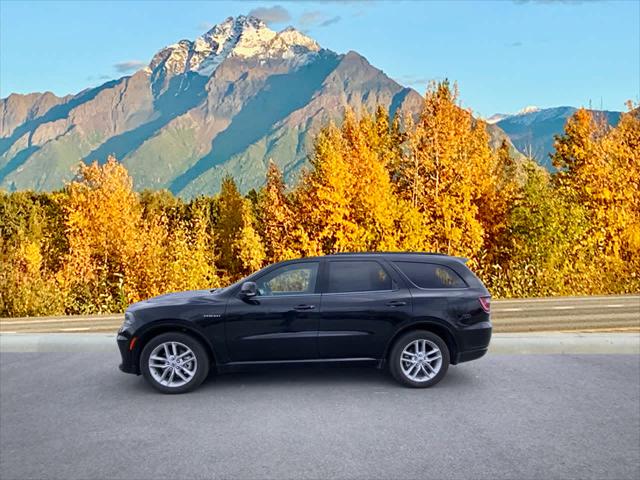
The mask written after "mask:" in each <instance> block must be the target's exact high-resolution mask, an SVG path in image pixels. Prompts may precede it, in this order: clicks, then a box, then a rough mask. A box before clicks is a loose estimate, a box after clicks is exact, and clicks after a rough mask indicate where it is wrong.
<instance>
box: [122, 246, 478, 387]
mask: <svg viewBox="0 0 640 480" xmlns="http://www.w3.org/2000/svg"><path fill="white" fill-rule="evenodd" d="M464 262H465V260H464V259H461V258H457V257H450V256H447V255H441V254H427V253H350V254H337V255H328V256H324V257H310V258H302V259H298V260H289V261H286V262H281V263H277V264H274V265H270V266H268V267H266V268H264V269H262V270H260V271H259V272H256V273H254V274H252V275H250V276H248V277H247V278H244V279H243V280H241V281H239V282H237V283H235V284H233V285H230V286H228V287H225V288H220V289H215V290H197V291H190V292H184V293H170V294H167V295H161V296H159V297H155V298H152V299H150V300H145V301H143V302H139V303H136V304H133V305H131V306H130V307H129V308H128V309H127V311H126V313H125V321H124V324H123V325H122V327H121V329H120V331H119V332H118V339H117V340H118V347H119V349H120V353H121V355H122V364H121V365H120V369H121V370H122V371H123V372H127V373H134V374H138V375H139V374H142V375H143V376H144V377H145V378H146V379H147V380H148V381H149V383H150V384H151V385H152V386H154V387H155V388H156V389H158V390H159V391H161V392H164V393H182V392H186V391H189V390H192V389H194V388H196V387H197V386H198V385H200V383H202V381H203V380H204V379H205V378H206V377H207V375H208V373H209V370H210V369H214V370H215V371H217V372H228V371H234V370H237V369H241V368H246V367H247V366H255V365H274V364H292V363H335V362H350V363H359V364H373V365H377V366H378V367H383V366H384V365H385V364H388V365H389V369H390V370H391V373H392V374H393V376H394V377H395V378H396V379H397V380H398V381H400V382H401V383H403V384H405V385H408V386H411V387H430V386H432V385H435V384H436V383H438V382H439V381H440V380H441V379H442V377H443V376H444V375H445V373H446V372H447V368H448V367H449V364H450V363H451V364H454V365H455V364H456V363H460V362H465V361H468V360H473V359H476V358H479V357H481V356H483V355H484V354H485V353H486V352H487V348H488V346H489V340H490V339H491V322H490V318H489V306H490V296H489V292H488V291H487V289H486V288H485V287H484V285H483V284H482V283H481V282H480V280H479V279H478V278H477V277H476V276H475V275H474V274H473V273H472V272H471V271H470V270H469V269H468V268H467V267H466V266H465V263H464Z"/></svg>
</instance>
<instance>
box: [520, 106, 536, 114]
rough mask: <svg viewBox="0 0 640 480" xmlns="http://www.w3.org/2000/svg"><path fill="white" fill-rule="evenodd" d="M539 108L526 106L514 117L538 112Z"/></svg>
mask: <svg viewBox="0 0 640 480" xmlns="http://www.w3.org/2000/svg"><path fill="white" fill-rule="evenodd" d="M539 111H540V107H536V106H535V105H527V106H526V107H524V108H523V109H521V110H519V111H518V112H517V113H516V115H525V114H527V113H534V112H539Z"/></svg>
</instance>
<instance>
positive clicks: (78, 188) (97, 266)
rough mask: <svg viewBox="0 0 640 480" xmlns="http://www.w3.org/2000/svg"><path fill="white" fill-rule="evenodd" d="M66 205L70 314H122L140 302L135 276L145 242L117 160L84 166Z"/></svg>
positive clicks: (137, 209) (136, 207)
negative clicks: (125, 309) (129, 305)
mask: <svg viewBox="0 0 640 480" xmlns="http://www.w3.org/2000/svg"><path fill="white" fill-rule="evenodd" d="M66 192H67V198H66V202H65V205H64V209H65V214H66V235H67V239H68V242H69V252H68V254H67V256H66V259H65V262H64V269H63V272H62V275H61V280H62V282H63V283H64V285H65V286H66V288H65V291H67V292H68V294H69V296H68V298H67V301H68V303H67V310H69V311H74V312H82V311H84V310H86V309H87V308H91V309H92V310H96V311H98V312H109V311H120V310H122V309H123V308H124V307H125V306H126V305H127V304H128V303H130V302H132V301H136V300H138V299H139V297H138V294H137V291H136V290H137V289H136V288H135V284H133V283H132V279H133V278H135V274H136V272H131V268H132V266H133V265H135V263H136V262H135V258H136V254H137V252H138V250H139V248H140V247H139V245H140V243H139V242H140V239H139V236H138V230H139V227H140V221H141V212H140V204H139V202H138V199H137V197H136V194H135V193H134V192H133V189H132V181H131V178H130V177H129V175H128V173H127V170H126V169H125V168H124V167H123V166H122V165H121V164H119V163H118V162H117V161H116V160H115V158H113V157H109V159H108V160H107V162H106V163H105V164H104V165H99V164H98V163H97V162H94V163H93V164H91V165H83V166H81V167H80V170H79V173H78V176H77V178H76V180H74V181H73V182H71V183H70V184H69V185H68V186H67V188H66Z"/></svg>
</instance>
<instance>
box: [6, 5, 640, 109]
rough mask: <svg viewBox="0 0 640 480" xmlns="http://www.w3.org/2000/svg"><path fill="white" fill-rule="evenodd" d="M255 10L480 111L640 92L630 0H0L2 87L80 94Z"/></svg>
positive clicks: (639, 46) (607, 102) (638, 32)
mask: <svg viewBox="0 0 640 480" xmlns="http://www.w3.org/2000/svg"><path fill="white" fill-rule="evenodd" d="M276 6H277V7H278V8H274V7H276ZM256 9H262V10H258V13H260V14H261V15H263V16H265V17H267V18H268V19H269V20H270V21H271V22H272V23H271V27H272V28H274V29H276V30H280V29H282V28H284V27H286V26H287V25H293V26H295V27H297V28H299V29H301V30H305V31H307V33H308V34H309V35H310V36H312V37H313V38H315V39H316V40H317V41H318V42H319V43H320V44H321V45H322V46H323V47H326V48H330V49H332V50H335V51H337V52H341V53H344V52H347V51H349V50H355V51H357V52H359V53H360V54H362V55H364V56H365V57H366V58H367V59H368V60H369V61H370V62H371V63H372V64H373V65H375V66H376V67H378V68H380V69H382V70H384V71H385V73H387V74H388V75H389V76H391V77H392V78H394V79H396V80H398V81H399V82H400V83H402V84H404V85H409V86H411V87H413V88H415V89H417V90H418V91H419V92H421V93H422V92H423V91H424V89H425V86H426V84H427V82H428V81H429V80H430V79H436V80H437V79H442V78H445V77H447V78H449V79H451V80H455V81H457V82H458V84H459V87H460V92H461V98H462V102H463V104H464V105H465V106H467V107H470V108H472V109H473V110H474V111H476V112H478V113H479V114H480V115H485V116H487V115H490V114H492V113H495V112H515V111H517V110H519V109H521V108H522V107H524V106H526V105H538V106H542V107H548V106H557V105H574V106H581V105H585V106H588V105H589V103H591V104H592V105H593V107H594V108H595V107H598V108H599V107H600V106H603V107H604V108H606V109H614V110H621V109H623V108H624V102H625V101H626V100H628V99H632V100H634V101H638V100H639V99H640V1H638V0H622V1H589V0H582V1H581V0H529V1H527V0H497V1H481V0H477V1H473V0H472V1H395V2H376V1H364V2H358V1H349V2H332V1H325V2H310V1H309V2H307V1H302V2H286V1H280V2H253V1H247V2H244V1H243V2H224V1H220V2H205V1H196V2H189V1H184V2H172V1H152V0H146V1H133V2H125V1H111V2H108V1H99V2H91V1H83V2H80V1H66V2H63V1H55V0H46V1H40V2H25V1H21V2H18V1H6V0H0V96H1V97H3V98H4V97H6V96H7V95H9V94H10V93H13V92H17V93H28V92H33V91H45V90H50V91H53V92H54V93H56V94H58V95H62V94H68V93H76V92H78V91H80V90H82V89H83V88H86V87H88V86H94V85H98V84H100V83H103V82H105V81H106V80H108V79H112V78H117V77H120V76H122V75H125V74H126V73H127V70H128V69H129V68H132V67H134V66H136V65H137V63H138V62H145V63H146V62H148V61H149V60H150V59H151V57H152V56H153V54H154V53H155V52H156V51H157V50H159V49H160V48H161V47H163V46H165V45H168V44H171V43H174V42H176V41H178V40H180V39H182V38H188V39H193V38H195V37H196V36H198V35H199V34H201V33H203V32H204V31H205V30H206V29H207V28H208V26H210V25H212V24H215V23H218V22H220V21H222V20H224V18H226V17H227V16H235V15H238V14H246V13H249V12H250V11H252V10H253V11H255V10H256Z"/></svg>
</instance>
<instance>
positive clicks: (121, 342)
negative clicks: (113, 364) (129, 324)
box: [116, 333, 140, 375]
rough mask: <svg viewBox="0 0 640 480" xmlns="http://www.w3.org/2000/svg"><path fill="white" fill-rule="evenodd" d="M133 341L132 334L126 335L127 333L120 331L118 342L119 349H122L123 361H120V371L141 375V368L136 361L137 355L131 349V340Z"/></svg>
mask: <svg viewBox="0 0 640 480" xmlns="http://www.w3.org/2000/svg"><path fill="white" fill-rule="evenodd" d="M130 341H131V338H130V336H128V335H126V333H119V334H118V336H117V337H116V342H117V343H118V350H120V357H121V358H122V363H120V366H119V368H120V371H122V372H124V373H132V374H134V375H140V369H139V367H138V365H137V363H136V359H135V356H134V355H133V352H132V351H131V350H129V342H130Z"/></svg>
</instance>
